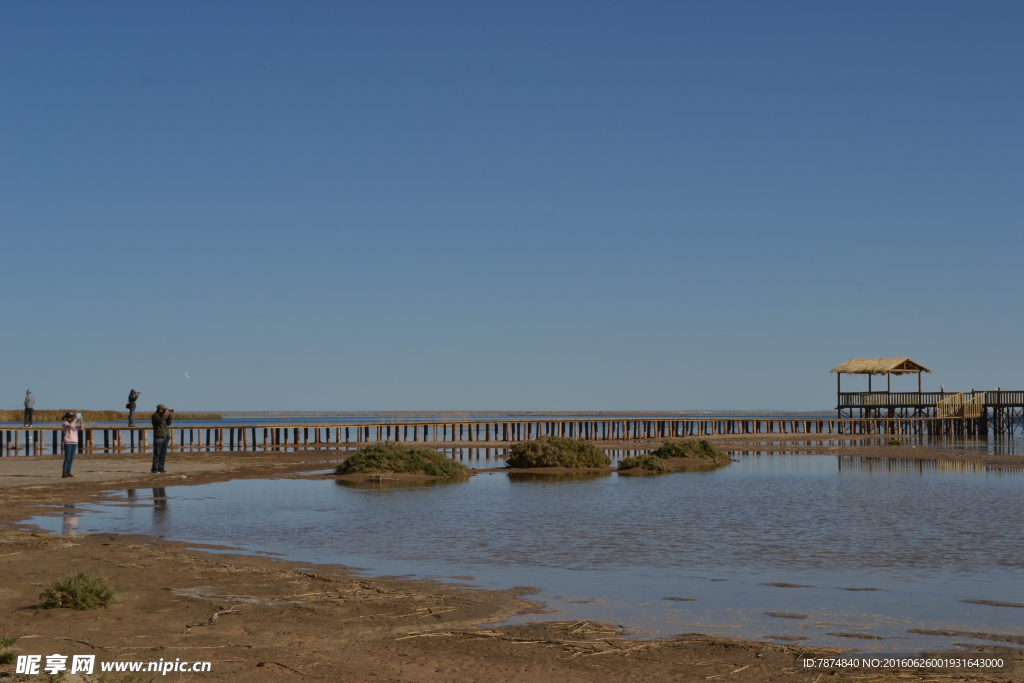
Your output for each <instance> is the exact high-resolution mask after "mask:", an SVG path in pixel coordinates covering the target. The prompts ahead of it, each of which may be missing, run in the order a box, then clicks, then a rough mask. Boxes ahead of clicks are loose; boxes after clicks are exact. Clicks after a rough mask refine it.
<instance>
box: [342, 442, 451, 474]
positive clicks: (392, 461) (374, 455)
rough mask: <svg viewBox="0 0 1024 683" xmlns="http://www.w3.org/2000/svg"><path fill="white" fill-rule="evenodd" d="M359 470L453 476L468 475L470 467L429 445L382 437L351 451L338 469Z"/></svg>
mask: <svg viewBox="0 0 1024 683" xmlns="http://www.w3.org/2000/svg"><path fill="white" fill-rule="evenodd" d="M357 472H404V473H408V474H429V475H430V476H432V477H449V478H450V477H465V476H466V475H468V474H469V468H468V467H466V466H465V465H463V464H461V463H457V462H455V461H454V460H452V459H451V458H446V457H445V456H444V454H443V453H438V452H437V451H435V450H431V449H429V448H423V447H422V446H411V445H409V444H405V443H397V442H395V441H379V442H377V443H374V444H371V445H369V446H367V447H366V448H364V449H362V450H360V451H359V452H358V453H356V454H354V455H350V456H349V457H348V458H347V459H346V460H345V462H343V463H341V464H340V465H338V466H337V467H336V468H335V470H334V473H335V474H355V473H357Z"/></svg>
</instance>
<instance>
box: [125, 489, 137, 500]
mask: <svg viewBox="0 0 1024 683" xmlns="http://www.w3.org/2000/svg"><path fill="white" fill-rule="evenodd" d="M125 493H126V494H127V495H128V500H132V501H134V500H138V499H139V497H138V496H137V495H136V494H135V489H128V490H127V491H125Z"/></svg>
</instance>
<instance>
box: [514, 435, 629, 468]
mask: <svg viewBox="0 0 1024 683" xmlns="http://www.w3.org/2000/svg"><path fill="white" fill-rule="evenodd" d="M505 464H506V465H507V466H508V467H607V466H609V465H611V464H612V459H611V458H609V457H608V455H607V454H606V453H605V452H604V451H602V450H601V449H600V448H598V447H597V446H595V445H594V444H592V443H590V442H589V441H585V440H583V439H569V438H566V437H564V436H542V437H540V438H539V439H536V440H534V441H523V442H521V443H517V444H516V445H515V446H513V447H512V448H510V449H509V456H508V460H507V461H506V462H505Z"/></svg>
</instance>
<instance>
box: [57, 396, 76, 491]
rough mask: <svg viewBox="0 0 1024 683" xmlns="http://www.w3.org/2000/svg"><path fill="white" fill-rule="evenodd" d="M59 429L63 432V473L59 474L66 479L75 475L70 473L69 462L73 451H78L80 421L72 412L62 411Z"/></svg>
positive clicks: (73, 457) (71, 461) (73, 456)
mask: <svg viewBox="0 0 1024 683" xmlns="http://www.w3.org/2000/svg"><path fill="white" fill-rule="evenodd" d="M60 429H61V432H62V433H63V434H64V473H63V474H61V475H60V476H61V478H63V479H67V478H68V477H74V476H75V475H73V474H71V463H73V462H74V461H75V453H77V452H78V432H79V430H80V429H81V421H80V420H79V417H78V416H77V415H75V414H74V413H72V412H67V413H64V420H63V421H62V422H61V425H60Z"/></svg>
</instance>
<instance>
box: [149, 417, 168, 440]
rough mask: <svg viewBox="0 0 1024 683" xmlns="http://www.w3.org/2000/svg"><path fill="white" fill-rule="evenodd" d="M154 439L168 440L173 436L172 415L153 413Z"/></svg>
mask: <svg viewBox="0 0 1024 683" xmlns="http://www.w3.org/2000/svg"><path fill="white" fill-rule="evenodd" d="M152 422H153V438H154V439H168V438H170V436H171V414H170V413H164V414H163V415H161V414H160V413H153V419H152Z"/></svg>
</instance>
